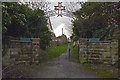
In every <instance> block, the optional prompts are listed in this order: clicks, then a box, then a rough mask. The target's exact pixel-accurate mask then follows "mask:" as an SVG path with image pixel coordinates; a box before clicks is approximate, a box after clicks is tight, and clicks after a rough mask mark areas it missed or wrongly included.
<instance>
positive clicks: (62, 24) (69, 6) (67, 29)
mask: <svg viewBox="0 0 120 80" xmlns="http://www.w3.org/2000/svg"><path fill="white" fill-rule="evenodd" d="M57 5H58V3H57V2H52V3H51V4H49V7H50V9H51V10H54V6H57ZM63 6H65V7H66V10H69V11H76V10H78V9H79V8H81V6H80V4H76V3H68V2H67V3H66V2H63ZM56 13H57V11H56ZM50 20H51V24H52V27H53V30H54V33H55V35H56V36H61V35H62V28H63V32H64V34H65V35H66V36H67V37H70V36H71V35H72V27H73V26H72V20H74V19H73V18H71V17H69V16H64V15H63V17H57V15H56V16H51V17H50Z"/></svg>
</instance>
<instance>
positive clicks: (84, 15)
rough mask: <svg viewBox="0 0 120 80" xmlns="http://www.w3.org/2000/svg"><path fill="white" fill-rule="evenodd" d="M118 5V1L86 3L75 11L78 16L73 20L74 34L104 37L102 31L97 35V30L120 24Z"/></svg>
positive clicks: (87, 36)
mask: <svg viewBox="0 0 120 80" xmlns="http://www.w3.org/2000/svg"><path fill="white" fill-rule="evenodd" d="M118 5H119V3H117V2H115V3H105V2H89V3H88V2H86V3H84V5H83V6H82V8H80V9H79V10H78V11H76V12H75V13H74V14H75V15H76V16H77V20H75V21H73V26H74V27H73V34H74V36H78V37H84V38H90V37H103V35H101V33H99V34H98V35H99V36H98V35H96V33H97V31H99V30H102V29H105V28H108V27H110V28H112V27H116V25H118V24H119V22H118V19H119V18H118V16H119V14H118ZM104 31H105V30H104ZM109 31H110V30H109ZM109 31H108V32H109ZM105 34H106V33H105ZM107 35H109V34H107Z"/></svg>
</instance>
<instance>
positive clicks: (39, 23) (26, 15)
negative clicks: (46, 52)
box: [2, 2, 51, 49]
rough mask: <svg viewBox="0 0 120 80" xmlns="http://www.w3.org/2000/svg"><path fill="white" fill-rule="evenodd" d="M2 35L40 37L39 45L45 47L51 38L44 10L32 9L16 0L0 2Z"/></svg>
mask: <svg viewBox="0 0 120 80" xmlns="http://www.w3.org/2000/svg"><path fill="white" fill-rule="evenodd" d="M2 9H3V10H2V15H3V18H2V24H3V27H2V33H3V36H13V37H18V38H20V37H25V38H32V37H35V38H40V42H41V44H40V46H41V48H42V49H45V48H46V46H47V45H48V44H49V42H50V40H51V32H50V31H49V29H48V27H47V19H46V18H45V16H44V11H42V10H41V9H39V8H36V9H32V8H30V7H28V5H25V4H19V3H17V2H10V3H2Z"/></svg>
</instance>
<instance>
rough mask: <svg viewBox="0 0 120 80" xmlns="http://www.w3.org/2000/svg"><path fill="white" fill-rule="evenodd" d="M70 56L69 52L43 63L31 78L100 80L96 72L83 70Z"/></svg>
mask: <svg viewBox="0 0 120 80" xmlns="http://www.w3.org/2000/svg"><path fill="white" fill-rule="evenodd" d="M68 48H70V46H69V45H68ZM71 50H72V49H71ZM68 55H69V50H67V52H66V53H64V54H62V55H61V56H60V57H58V58H56V59H53V60H51V61H49V62H46V63H43V64H42V65H41V66H40V68H39V69H38V70H36V71H34V72H32V73H31V74H30V76H29V78H100V76H99V75H97V74H95V73H94V72H91V71H86V70H83V69H82V68H81V66H80V64H78V63H74V62H71V61H70V60H69V57H68Z"/></svg>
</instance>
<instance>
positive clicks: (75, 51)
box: [70, 44, 78, 62]
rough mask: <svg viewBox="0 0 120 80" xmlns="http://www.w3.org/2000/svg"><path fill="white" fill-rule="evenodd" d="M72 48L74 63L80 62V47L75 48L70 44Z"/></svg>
mask: <svg viewBox="0 0 120 80" xmlns="http://www.w3.org/2000/svg"><path fill="white" fill-rule="evenodd" d="M70 46H71V47H72V48H73V52H72V59H71V60H72V61H75V62H78V46H73V45H72V44H70Z"/></svg>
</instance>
